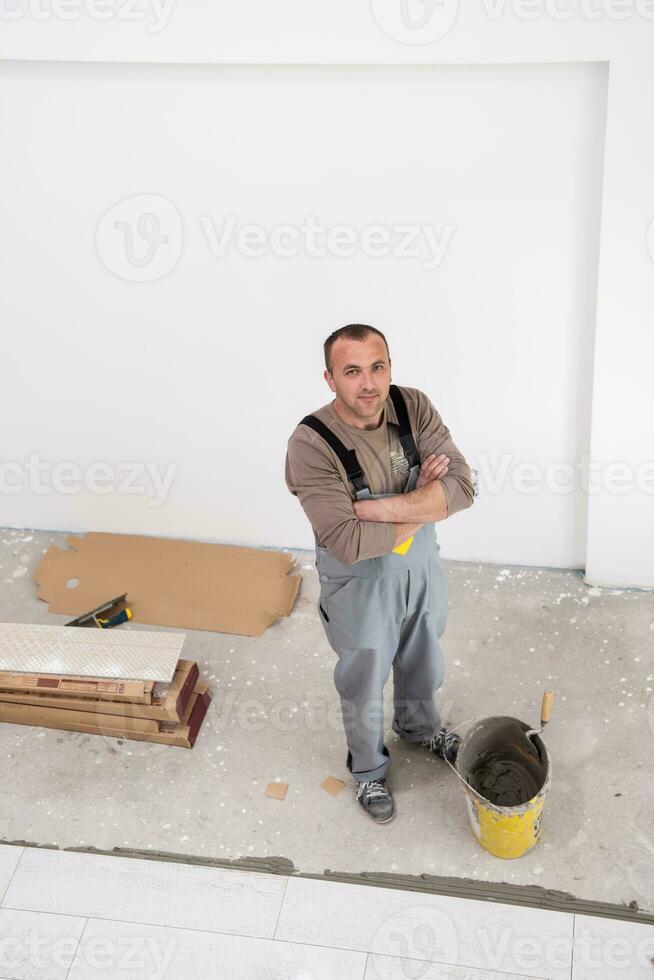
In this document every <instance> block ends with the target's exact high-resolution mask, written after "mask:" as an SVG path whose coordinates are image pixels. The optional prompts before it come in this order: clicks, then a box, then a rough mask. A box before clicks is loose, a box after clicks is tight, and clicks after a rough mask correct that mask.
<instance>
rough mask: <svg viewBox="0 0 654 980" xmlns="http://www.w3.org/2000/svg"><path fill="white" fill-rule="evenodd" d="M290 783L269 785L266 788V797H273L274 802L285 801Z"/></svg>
mask: <svg viewBox="0 0 654 980" xmlns="http://www.w3.org/2000/svg"><path fill="white" fill-rule="evenodd" d="M287 790H288V783H268V785H267V786H266V796H271V797H272V798H273V800H283V799H284V798H285V797H286V791H287Z"/></svg>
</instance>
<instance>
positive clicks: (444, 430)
mask: <svg viewBox="0 0 654 980" xmlns="http://www.w3.org/2000/svg"><path fill="white" fill-rule="evenodd" d="M416 394H417V396H418V400H417V406H416V428H417V430H418V451H419V453H420V458H421V460H423V461H424V460H425V459H426V458H427V456H429V455H430V453H433V454H434V455H435V456H440V455H441V453H444V454H445V455H446V456H448V457H449V460H450V461H449V463H448V468H447V473H446V474H445V476H441V477H439V482H440V485H441V487H442V488H443V492H444V493H445V499H446V502H447V516H448V517H452V515H453V514H456V513H457V512H458V511H460V510H465V509H466V507H471V506H472V504H473V503H474V498H475V487H474V482H473V479H472V473H471V471H470V467H469V466H468V464H467V462H466V460H465V457H464V455H463V453H462V452H461V451H460V450H459V449H458V448H457V446H455V444H454V441H453V439H452V436H451V435H450V430H449V429H448V427H447V426H446V425H445V423H444V422H443V419H442V418H441V416H440V415H439V414H438V412H437V411H436V409H435V408H434V406H433V405H432V403H431V401H430V400H429V398H428V397H427V395H425V394H424V392H422V391H418V390H417V389H416Z"/></svg>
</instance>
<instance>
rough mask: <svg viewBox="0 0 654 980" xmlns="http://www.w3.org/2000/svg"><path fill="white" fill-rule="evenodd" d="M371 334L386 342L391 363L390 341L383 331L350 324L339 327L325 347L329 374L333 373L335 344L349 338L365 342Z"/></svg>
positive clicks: (359, 324)
mask: <svg viewBox="0 0 654 980" xmlns="http://www.w3.org/2000/svg"><path fill="white" fill-rule="evenodd" d="M371 333H376V334H377V336H378V337H381V339H382V340H383V341H384V343H385V344H386V353H387V354H388V359H389V361H390V359H391V355H390V351H389V349H388V341H387V340H386V337H384V335H383V333H382V332H381V330H377V328H376V327H369V326H368V324H367V323H348V324H347V325H346V326H344V327H339V328H338V330H334V332H333V333H330V335H329V337H328V338H327V340H326V341H325V343H324V345H323V346H324V350H325V367H326V368H327V370H328V371H329V373H330V374H331V373H332V365H331V359H332V347H333V346H334V342H335V341H336V340H338V338H339V337H347V339H348V340H365V339H366V337H367V336H368V334H371Z"/></svg>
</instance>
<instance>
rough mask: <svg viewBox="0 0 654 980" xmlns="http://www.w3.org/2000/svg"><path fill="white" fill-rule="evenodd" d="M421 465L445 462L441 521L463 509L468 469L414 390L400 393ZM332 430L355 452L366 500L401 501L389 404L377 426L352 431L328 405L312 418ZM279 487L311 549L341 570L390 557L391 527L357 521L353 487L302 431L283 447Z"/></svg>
mask: <svg viewBox="0 0 654 980" xmlns="http://www.w3.org/2000/svg"><path fill="white" fill-rule="evenodd" d="M398 387H400V390H401V392H402V394H403V395H404V400H405V402H406V406H407V411H408V413H409V422H410V424H411V431H412V432H413V436H414V438H415V440H416V444H417V446H418V452H419V453H420V459H421V461H424V460H425V459H426V458H427V456H428V455H429V454H430V453H435V455H437V456H439V455H440V454H441V453H445V454H446V455H447V456H449V459H450V462H449V464H448V472H447V473H446V475H445V476H444V477H441V478H440V481H441V484H442V487H443V491H444V493H445V498H446V501H447V516H448V517H451V516H452V515H453V514H456V513H457V511H460V510H464V509H465V508H466V507H470V506H471V505H472V503H473V501H474V495H475V490H474V485H473V480H472V474H471V472H470V467H469V466H468V464H467V463H466V461H465V459H464V457H463V455H462V454H461V453H460V452H459V450H458V449H457V447H456V446H455V445H454V442H453V441H452V438H451V436H450V430H449V429H448V428H447V426H446V425H445V424H444V422H443V420H442V418H441V417H440V415H439V414H438V412H437V411H436V409H435V408H434V406H433V405H432V403H431V401H430V400H429V398H428V397H427V395H425V394H424V392H422V391H419V390H418V389H417V388H405V387H404V386H399V385H398ZM310 414H311V415H315V416H316V417H317V418H319V419H320V420H321V421H322V422H324V423H325V425H327V426H328V427H329V428H330V429H332V430H333V431H334V433H335V435H337V436H338V438H339V439H340V440H341V442H342V443H343V445H344V446H345V447H346V448H347V449H354V450H355V451H356V454H357V458H358V460H359V465H360V466H361V469H362V470H363V472H364V475H365V477H366V482H367V484H368V487H369V488H370V492H371V493H402V492H403V490H404V487H405V486H406V481H407V478H408V475H409V464H408V463H407V460H406V457H405V456H404V453H403V451H402V447H401V445H400V437H399V425H398V421H397V415H396V413H395V406H394V405H393V402H392V400H391V397H390V395H389V397H388V398H387V399H386V401H385V402H384V408H383V414H382V420H381V424H380V425H379V426H378V427H377V428H376V429H359V428H357V427H356V426H354V425H349V424H348V423H347V422H344V421H343V420H342V419H341V417H340V416H339V415H337V414H336V412H335V410H334V407H333V402H330V403H329V404H327V405H323V406H322V408H318V409H316V411H314V412H311V413H310ZM286 485H287V487H288V489H289V490H290V492H291V493H292V494H295V496H297V498H298V500H299V501H300V504H301V505H302V509H303V510H304V512H305V514H306V515H307V517H308V519H309V522H310V524H311V526H312V528H313V533H314V538H315V541H316V545H318V546H320V547H322V548H326V549H327V551H329V552H330V553H331V554H333V555H334V556H335V557H336V558H338V559H339V560H340V561H342V562H345V563H346V564H347V565H352V564H354V562H357V561H362V560H363V559H364V558H378V557H379V556H381V555H387V554H389V553H390V552H391V551H392V550H393V548H394V546H395V524H392V523H387V522H384V521H360V520H359V519H358V518H357V517H356V515H355V513H354V507H353V502H354V500H355V499H356V497H355V491H354V488H353V487H352V484H351V483H350V482H349V480H348V478H347V474H346V472H345V469H344V467H343V465H342V463H341V461H340V460H339V458H338V456H337V455H336V453H335V452H334V451H333V450H332V449H331V447H330V446H329V445H328V444H327V443H326V442H325V440H324V439H323V438H322V436H320V435H318V433H317V432H315V431H314V430H313V429H310V428H309V426H307V425H297V426H296V427H295V429H294V431H293V433H292V435H291V437H290V439H289V440H288V447H287V452H286Z"/></svg>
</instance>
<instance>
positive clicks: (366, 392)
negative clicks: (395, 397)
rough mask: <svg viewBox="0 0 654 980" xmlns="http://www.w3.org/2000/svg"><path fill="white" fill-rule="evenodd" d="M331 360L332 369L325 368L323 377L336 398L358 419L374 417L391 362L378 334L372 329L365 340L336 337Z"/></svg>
mask: <svg viewBox="0 0 654 980" xmlns="http://www.w3.org/2000/svg"><path fill="white" fill-rule="evenodd" d="M331 361H332V373H331V374H330V373H329V371H327V370H325V374H324V377H325V380H326V381H327V384H328V385H329V387H330V388H331V390H332V391H333V392H334V393H335V394H336V397H337V399H340V401H341V402H342V403H343V405H345V406H346V407H347V409H348V410H349V412H351V413H352V414H353V415H354V416H356V419H358V420H363V421H364V422H365V421H368V422H370V421H374V420H375V419H376V418H378V417H379V414H380V412H381V409H382V407H383V404H384V402H385V401H386V399H387V398H388V389H389V386H390V383H391V362H390V358H389V356H388V353H387V351H386V344H385V343H384V341H383V340H382V338H381V337H378V336H377V334H374V333H371V334H368V336H367V337H366V339H365V340H350V339H349V338H347V337H339V338H338V340H337V341H335V343H334V345H333V347H332V354H331ZM367 396H372V397H367ZM352 421H353V423H354V424H356V421H355V420H354V419H353V420H352Z"/></svg>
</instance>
